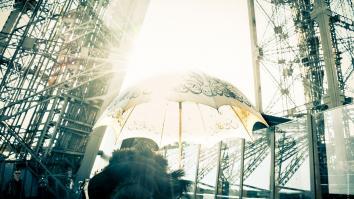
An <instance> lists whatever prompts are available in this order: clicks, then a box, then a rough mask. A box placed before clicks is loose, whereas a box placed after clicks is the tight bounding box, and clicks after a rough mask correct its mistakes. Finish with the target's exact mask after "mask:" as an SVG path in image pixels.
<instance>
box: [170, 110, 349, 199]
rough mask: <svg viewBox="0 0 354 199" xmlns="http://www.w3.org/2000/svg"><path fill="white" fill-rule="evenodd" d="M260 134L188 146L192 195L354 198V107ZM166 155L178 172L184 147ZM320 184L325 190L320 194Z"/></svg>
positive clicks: (186, 160)
mask: <svg viewBox="0 0 354 199" xmlns="http://www.w3.org/2000/svg"><path fill="white" fill-rule="evenodd" d="M308 120H310V121H308ZM254 134H255V137H256V139H255V141H253V142H246V143H245V144H244V145H243V144H242V141H241V139H229V140H223V141H222V142H220V143H218V144H215V145H213V146H204V145H195V144H194V145H193V144H187V143H185V144H184V146H183V160H182V163H181V166H182V168H183V169H184V170H185V172H186V177H185V178H186V179H187V180H190V181H191V182H192V186H191V187H190V189H189V192H188V195H190V196H191V198H203V199H206V198H240V197H241V196H242V198H301V199H304V198H319V197H321V196H322V197H323V198H336V197H341V198H342V196H344V198H351V197H354V105H348V106H344V107H339V108H336V109H331V110H328V111H325V112H322V113H318V114H315V115H313V116H304V117H302V118H297V119H294V120H292V121H290V122H287V123H283V124H280V125H277V126H275V127H271V128H268V129H261V130H258V131H256V132H254ZM243 148H244V151H243V150H242V149H243ZM242 152H243V153H242ZM164 153H165V155H166V157H167V158H168V160H169V165H171V169H177V168H178V165H179V163H178V146H175V147H170V149H168V150H166V151H165V152H164ZM311 154H314V155H311ZM242 157H243V159H242ZM314 157H315V158H314ZM242 160H243V164H242ZM173 165H174V166H173ZM311 168H312V169H311ZM315 173H317V174H318V173H319V174H320V175H317V176H315ZM241 178H242V180H241ZM240 185H242V186H240ZM318 185H320V186H318ZM316 186H318V187H319V189H320V190H316V191H315V189H316Z"/></svg>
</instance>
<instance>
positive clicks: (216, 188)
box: [214, 141, 222, 199]
mask: <svg viewBox="0 0 354 199" xmlns="http://www.w3.org/2000/svg"><path fill="white" fill-rule="evenodd" d="M221 149H222V141H221V142H220V144H219V147H218V163H217V165H218V167H217V168H216V169H217V170H216V184H215V194H214V196H215V199H216V198H217V195H218V191H219V178H220V162H221Z"/></svg>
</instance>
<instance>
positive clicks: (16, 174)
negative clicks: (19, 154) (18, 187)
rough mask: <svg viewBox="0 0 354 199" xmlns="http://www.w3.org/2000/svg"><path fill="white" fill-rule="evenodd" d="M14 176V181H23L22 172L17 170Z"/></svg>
mask: <svg viewBox="0 0 354 199" xmlns="http://www.w3.org/2000/svg"><path fill="white" fill-rule="evenodd" d="M13 176H14V180H16V181H19V180H20V179H21V170H19V169H16V170H15V171H14V174H13Z"/></svg>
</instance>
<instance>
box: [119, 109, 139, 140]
mask: <svg viewBox="0 0 354 199" xmlns="http://www.w3.org/2000/svg"><path fill="white" fill-rule="evenodd" d="M135 107H136V105H135V106H133V108H132V109H131V111H130V112H129V114H128V116H127V119H125V120H124V123H123V125H122V128H121V129H120V131H119V134H118V136H117V141H118V140H119V137H120V135H121V134H122V132H123V129H124V127H125V124H126V123H127V121H128V119H129V118H130V115H131V114H132V113H133V111H134V109H135Z"/></svg>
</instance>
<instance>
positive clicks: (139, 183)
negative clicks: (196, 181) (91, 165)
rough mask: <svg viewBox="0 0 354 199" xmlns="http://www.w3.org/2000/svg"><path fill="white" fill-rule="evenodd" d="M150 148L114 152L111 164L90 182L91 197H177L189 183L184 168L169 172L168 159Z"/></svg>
mask: <svg viewBox="0 0 354 199" xmlns="http://www.w3.org/2000/svg"><path fill="white" fill-rule="evenodd" d="M149 148H150V147H147V148H145V147H141V145H140V147H138V148H136V147H134V148H125V149H122V150H118V151H115V152H113V156H112V158H111V159H110V161H109V165H108V166H107V167H105V168H104V169H103V171H102V172H101V173H99V174H97V175H95V176H94V177H93V178H92V179H91V180H90V181H89V185H88V195H89V198H90V199H98V198H99V199H177V198H181V197H182V193H183V192H185V191H186V190H187V187H188V185H189V184H190V183H189V182H188V181H186V180H182V179H181V177H182V176H183V175H184V172H183V171H182V170H177V171H174V172H171V173H168V172H167V160H166V159H164V158H163V157H162V156H160V155H157V154H156V153H154V152H152V151H151V150H149Z"/></svg>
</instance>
